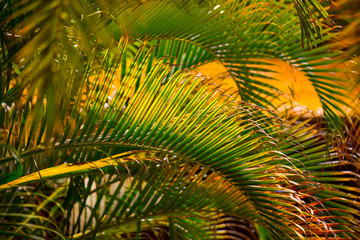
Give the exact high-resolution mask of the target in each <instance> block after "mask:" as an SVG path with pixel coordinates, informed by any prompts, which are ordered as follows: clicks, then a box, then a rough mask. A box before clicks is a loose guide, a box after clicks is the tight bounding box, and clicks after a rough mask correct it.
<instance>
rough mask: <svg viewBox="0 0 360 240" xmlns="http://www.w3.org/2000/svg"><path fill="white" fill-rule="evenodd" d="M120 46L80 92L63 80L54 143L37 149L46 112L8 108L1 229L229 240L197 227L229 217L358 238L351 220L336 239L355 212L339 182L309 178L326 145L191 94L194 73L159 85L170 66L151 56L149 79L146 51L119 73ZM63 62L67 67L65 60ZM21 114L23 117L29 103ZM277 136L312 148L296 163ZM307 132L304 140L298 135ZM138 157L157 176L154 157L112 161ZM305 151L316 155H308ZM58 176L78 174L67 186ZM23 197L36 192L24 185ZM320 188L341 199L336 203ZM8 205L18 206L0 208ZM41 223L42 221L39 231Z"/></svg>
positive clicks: (256, 114) (205, 94)
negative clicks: (163, 231) (42, 209)
mask: <svg viewBox="0 0 360 240" xmlns="http://www.w3.org/2000/svg"><path fill="white" fill-rule="evenodd" d="M126 43H127V39H121V40H120V42H119V45H118V48H117V49H116V51H114V52H112V51H107V52H105V54H104V56H103V59H102V60H99V59H97V58H96V56H97V55H96V54H95V53H94V54H93V60H91V61H90V63H89V65H88V66H87V67H86V69H87V70H86V71H85V72H84V75H83V76H82V81H81V83H80V87H79V86H78V85H77V84H76V81H77V80H75V79H74V77H73V76H74V73H73V72H72V71H65V73H64V78H65V79H68V82H67V86H68V87H69V88H68V89H67V91H68V95H67V97H66V98H64V99H59V100H58V101H59V106H62V107H63V108H62V109H61V112H60V114H61V115H62V116H63V119H64V120H65V121H64V123H63V124H62V125H59V126H58V131H57V135H54V137H53V138H52V139H51V141H50V142H44V141H45V140H46V138H45V137H44V132H45V128H46V127H47V122H46V118H47V114H46V111H44V112H40V114H39V115H38V118H36V119H33V118H31V115H30V114H29V112H28V111H26V110H25V111H21V110H17V111H15V110H13V112H12V113H11V114H13V115H14V116H15V117H13V116H9V117H6V119H5V121H4V123H5V124H8V126H9V127H8V128H7V129H11V125H15V126H16V127H15V128H14V129H16V130H18V132H17V134H13V133H14V132H12V133H11V134H9V137H8V139H7V142H9V143H13V142H15V143H16V144H14V146H16V151H10V149H8V148H9V147H8V146H7V145H4V146H3V150H4V149H5V151H3V153H4V157H2V158H1V159H0V164H1V169H7V171H8V172H10V173H13V174H18V166H19V164H20V165H23V166H26V168H23V169H24V173H23V174H24V175H25V176H24V177H22V178H18V179H17V180H13V181H10V180H11V179H10V178H6V179H2V186H1V188H2V190H3V192H4V195H3V196H4V198H3V204H4V205H3V206H4V207H5V213H6V214H5V215H4V218H3V221H6V222H8V223H9V225H7V227H4V228H3V229H2V231H3V232H4V233H9V232H11V231H12V232H14V234H13V235H12V236H15V235H16V234H21V236H23V237H30V238H31V237H32V236H42V237H43V238H45V237H46V236H55V235H56V234H58V235H59V236H62V237H67V236H73V237H76V238H85V239H86V238H89V237H94V236H99V237H100V238H101V234H100V233H101V232H104V233H105V234H108V235H113V234H114V231H116V232H118V233H119V234H120V236H122V234H125V235H124V237H126V234H128V232H130V233H129V234H130V235H129V236H130V237H131V236H134V235H133V234H135V236H136V235H137V236H139V235H141V234H147V233H148V232H149V231H152V232H156V230H154V229H156V228H157V227H160V228H161V227H166V228H168V229H169V230H168V231H169V234H170V235H171V236H172V237H174V238H176V237H179V238H183V239H188V238H193V237H194V238H195V239H196V236H195V235H193V232H194V231H198V232H199V234H200V235H201V236H200V235H199V239H208V238H210V236H212V235H213V234H216V235H219V237H223V238H225V239H226V238H227V237H228V236H231V235H232V233H231V232H226V231H225V232H223V231H221V228H219V231H217V230H213V229H212V228H211V224H210V226H209V225H207V224H206V223H205V222H204V219H202V218H203V217H204V216H205V219H206V220H208V221H210V222H214V221H215V219H216V218H222V217H225V216H226V215H228V216H234V217H237V218H243V219H246V220H248V221H250V222H255V223H258V224H259V225H261V226H263V227H264V228H265V229H267V231H268V233H269V234H270V235H271V236H272V237H273V238H274V239H282V238H284V237H285V238H299V239H301V238H304V237H303V236H308V237H310V236H313V237H316V236H319V237H321V236H325V235H328V236H330V237H335V236H346V237H347V236H356V234H357V233H356V229H355V228H354V227H353V225H354V224H351V223H353V222H354V221H356V220H355V217H354V216H351V215H348V214H346V216H345V218H344V221H345V223H346V224H344V226H343V227H342V226H340V230H341V228H345V229H347V230H349V231H351V232H350V233H348V234H347V233H344V234H343V233H342V232H341V231H339V232H338V231H337V229H338V228H337V227H338V223H339V222H340V221H339V218H338V217H334V216H338V215H339V216H342V215H341V214H340V213H339V212H341V211H343V210H352V211H354V214H355V215H356V211H355V210H354V209H355V207H352V205H353V204H355V202H352V201H351V199H352V198H353V195H346V194H345V195H344V193H342V192H341V191H340V190H341V187H339V185H337V184H333V185H328V186H327V185H325V184H322V183H321V181H323V180H326V179H327V178H329V177H331V176H333V175H336V174H337V173H336V172H334V173H332V172H325V173H324V174H323V175H321V173H317V172H316V171H312V170H316V169H319V168H321V167H325V168H327V167H329V166H331V164H330V165H329V164H327V163H326V162H325V160H326V159H325V156H326V145H325V144H324V143H323V144H322V145H320V147H318V146H319V145H314V146H312V145H311V144H309V143H313V142H314V141H316V140H317V139H316V138H314V140H311V141H310V140H308V139H309V138H310V137H311V136H312V134H313V133H312V132H311V131H310V130H309V129H306V128H305V129H303V130H301V131H299V132H297V129H299V126H296V127H294V129H290V130H285V129H284V128H283V127H281V124H282V121H281V119H279V118H277V117H275V116H274V114H273V113H271V112H270V111H268V110H266V109H263V108H261V107H257V106H255V105H252V104H248V103H244V102H230V103H229V102H225V103H221V102H222V101H219V99H221V98H222V96H221V94H220V93H221V92H212V91H210V92H209V91H207V89H208V88H207V87H206V86H204V87H203V88H201V90H200V91H198V92H195V93H194V94H193V90H194V89H195V87H196V85H197V84H199V82H201V79H196V78H194V76H193V75H192V74H185V73H184V72H176V73H174V74H173V75H172V78H171V79H170V80H169V81H167V83H165V84H163V81H164V79H166V76H167V74H168V73H169V72H170V71H171V65H168V64H165V63H163V60H162V59H159V60H157V61H156V63H155V64H152V65H151V66H150V67H149V70H147V69H148V64H149V59H151V52H152V49H150V50H149V51H147V52H145V46H143V47H141V48H140V50H139V52H138V54H137V55H136V56H135V57H134V59H133V61H132V63H130V64H129V67H128V68H127V69H125V70H124V69H122V68H120V69H119V66H120V63H121V62H122V57H123V56H124V54H125V52H126ZM95 61H100V66H101V68H100V69H98V68H96V72H97V75H96V76H91V72H92V64H91V63H92V62H95ZM63 64H65V66H68V65H67V62H66V61H64V62H63ZM79 64H80V63H79ZM94 64H95V63H94ZM95 65H96V66H97V65H98V64H95ZM75 69H76V66H75ZM122 72H125V73H126V74H125V75H122V74H121V73H122ZM144 72H147V74H146V75H144V74H143V73H144ZM65 100H66V101H67V103H66V102H65V103H64V104H61V103H63V102H64V101H65ZM219 102H220V103H221V104H218V103H219ZM28 105H29V108H30V107H31V103H28ZM69 105H70V106H71V108H70V109H69V108H68V107H67V106H69ZM25 109H26V108H25ZM19 126H21V127H19ZM14 131H15V130H14ZM284 131H285V132H287V133H291V134H298V138H300V137H301V141H300V142H301V143H302V144H303V145H305V144H306V145H307V144H309V148H310V150H308V152H309V157H308V158H306V157H305V158H306V159H303V158H304V157H303V155H300V156H297V155H296V154H297V153H298V152H299V151H300V150H301V147H300V146H299V145H298V144H293V145H292V144H290V145H289V143H288V140H289V137H288V135H286V134H285V137H284V134H283V132H284ZM304 131H305V132H308V133H307V134H305V135H302V134H303V132H304ZM309 131H310V132H309ZM134 150H141V151H145V152H149V153H151V156H157V155H158V156H160V157H158V159H160V160H157V161H158V162H159V163H162V162H163V164H160V166H161V165H163V166H164V167H163V168H162V167H159V166H158V165H157V164H158V163H152V161H149V160H151V159H153V158H152V157H149V155H147V154H145V155H140V156H138V157H135V159H131V158H130V160H126V161H125V158H124V157H122V158H121V159H117V157H118V156H122V155H121V154H125V155H126V154H130V153H129V151H134ZM287 151H290V153H287ZM313 151H317V153H316V154H314V155H312V152H313ZM118 154H120V155H118ZM156 159H157V158H155V160H156ZM120 160H123V161H120ZM299 160H301V161H303V162H304V163H303V164H301V163H300V162H299ZM124 161H125V163H124ZM141 162H143V163H145V165H146V166H145V167H144V169H145V170H146V171H147V173H148V174H144V171H143V170H142V168H141V165H139V163H141ZM119 163H120V165H119ZM118 165H119V167H120V168H119V167H117V166H118ZM309 170H310V171H311V172H310V173H308V172H307V171H309ZM107 171H109V172H107ZM93 173H100V175H96V174H95V175H93ZM112 173H113V174H112ZM64 174H65V175H66V174H71V175H73V174H75V175H78V176H75V177H72V178H71V180H70V181H69V180H67V179H68V178H67V177H64ZM129 174H130V175H131V177H129ZM312 178H314V180H312ZM47 179H52V180H51V181H49V180H48V181H46V180H47ZM130 179H131V181H130ZM42 182H43V185H42V184H41V183H42ZM19 185H25V186H26V185H29V186H32V187H34V188H35V190H37V191H39V192H42V191H43V192H44V194H43V195H42V196H41V199H39V200H37V199H38V198H33V199H32V198H31V199H22V198H21V195H22V194H23V193H22V192H23V191H24V190H21V189H22V188H23V187H19ZM59 186H61V187H60V188H61V189H62V190H61V191H60V190H59V194H57V193H55V191H54V189H56V188H59ZM294 186H301V188H300V190H297V189H293V188H294ZM41 188H43V190H41ZM60 188H59V189H60ZM336 188H338V189H339V190H336ZM24 189H25V191H29V192H32V191H31V190H29V189H31V188H29V187H25V188H24ZM79 189H81V193H80V194H79V192H76V191H79ZM181 189H183V191H181ZM328 189H331V191H335V192H336V194H337V195H336V196H341V197H342V200H340V202H338V200H337V199H332V198H331V197H330V196H329V195H328V194H327V190H328ZM47 191H48V192H47ZM17 192H19V194H18V193H17ZM9 193H13V194H9ZM53 194H54V195H53ZM30 196H31V193H30ZM47 196H48V197H47ZM55 198H56V201H57V202H58V203H61V204H60V206H62V209H63V211H62V212H59V213H57V212H55V211H56V209H59V206H58V205H56V206H53V209H55V210H51V211H50V213H46V214H45V213H44V214H43V213H41V215H40V216H39V210H32V209H33V208H31V207H29V208H27V206H28V204H32V205H31V206H34V205H35V204H36V203H37V202H39V203H41V204H40V205H39V206H45V205H47V204H49V202H50V200H51V199H55ZM308 198H309V199H310V200H309V199H308ZM11 199H15V200H16V201H17V202H18V205H14V206H12V205H10V206H8V208H6V203H7V202H9V201H10V200H11ZM12 201H13V200H12ZM10 202H11V201H10ZM105 202H106V203H107V204H106V205H104V204H105ZM345 204H351V205H349V206H346V205H345ZM326 206H330V207H331V209H327V208H326ZM20 209H25V210H26V211H24V215H23V216H17V215H16V214H15V213H16V212H17V211H20ZM329 211H331V213H333V214H334V215H330V214H329ZM14 214H15V215H14ZM24 219H25V220H24ZM26 219H29V220H26ZM56 219H57V221H56ZM59 219H61V220H59ZM142 219H144V220H145V221H141V220H142ZM38 221H42V222H44V221H47V222H49V224H48V225H46V227H45V228H41V227H37V225H38V224H37V223H38ZM54 221H56V224H55V225H52V224H53V222H54ZM16 222H24V224H22V225H20V226H19V227H17V228H15V229H14V227H13V225H11V223H16ZM143 222H144V223H143ZM215 222H216V221H215ZM333 222H334V224H333ZM196 223H198V224H196ZM319 223H320V224H319ZM214 224H215V223H214ZM221 224H222V221H220V223H219V225H220V226H221ZM349 224H350V225H349ZM57 225H60V226H57ZM40 226H43V225H42V224H41V225H40ZM215 226H216V224H215ZM50 229H51V230H50ZM54 234H55V235H54ZM148 234H149V233H148ZM39 238H41V237H39Z"/></svg>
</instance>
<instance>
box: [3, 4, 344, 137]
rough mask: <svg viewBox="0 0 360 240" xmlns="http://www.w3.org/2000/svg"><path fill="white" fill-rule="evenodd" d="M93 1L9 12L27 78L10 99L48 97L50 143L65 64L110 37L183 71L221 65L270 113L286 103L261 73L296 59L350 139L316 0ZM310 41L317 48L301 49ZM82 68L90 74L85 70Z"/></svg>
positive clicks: (332, 123) (9, 63)
mask: <svg viewBox="0 0 360 240" xmlns="http://www.w3.org/2000/svg"><path fill="white" fill-rule="evenodd" d="M93 3H94V2H93V1H88V0H81V1H80V0H78V1H65V2H64V1H58V0H52V1H40V0H38V1H30V0H27V1H11V0H8V1H4V3H3V5H2V8H3V9H4V11H3V18H2V21H1V23H2V25H3V26H4V33H5V34H4V35H2V42H3V43H4V45H3V47H2V50H3V51H4V53H5V54H4V55H3V56H4V63H3V64H2V66H3V67H5V68H7V69H8V72H9V73H10V72H18V73H19V74H20V77H19V78H18V79H21V81H17V84H11V81H13V75H11V74H8V75H7V76H6V77H5V79H4V80H5V81H4V83H6V84H3V85H2V86H1V87H2V88H3V89H5V90H6V92H7V93H5V97H4V101H5V100H6V101H7V102H8V101H9V99H14V98H13V97H11V96H13V94H14V92H16V93H17V94H21V92H23V91H24V89H28V88H27V87H28V86H30V90H31V91H30V92H31V93H37V95H38V97H40V98H43V97H44V96H47V105H46V106H47V109H46V111H47V112H48V116H49V122H48V128H47V132H48V137H50V135H51V131H53V130H54V128H55V129H56V119H57V118H58V117H59V116H58V115H57V113H58V111H56V110H55V109H59V108H60V107H59V106H58V105H56V98H57V97H55V96H61V95H62V94H65V95H66V93H63V92H62V91H61V90H59V89H58V87H57V86H61V85H63V84H64V83H65V82H64V80H63V78H62V76H61V74H62V70H60V69H59V68H58V62H59V61H62V60H63V58H64V57H65V58H67V61H68V62H69V64H72V65H74V61H77V58H76V57H75V56H76V52H77V51H78V50H79V49H78V47H77V46H81V48H82V50H84V51H85V52H86V54H85V55H84V56H83V58H82V59H80V60H84V59H85V60H86V59H87V57H86V56H89V53H90V52H91V48H90V46H92V44H93V42H94V41H96V40H97V39H99V41H100V42H101V44H102V46H106V47H108V46H110V45H111V41H110V40H109V39H110V37H111V36H116V38H117V39H119V38H120V37H121V36H124V35H129V36H131V37H135V38H139V39H142V40H144V39H145V38H148V40H149V39H152V40H153V41H152V43H151V45H154V44H158V43H160V44H162V45H163V46H164V47H163V48H162V50H159V54H158V55H157V57H163V56H164V55H171V56H172V57H176V59H177V60H176V61H175V60H174V62H176V63H177V64H180V65H181V66H185V67H187V66H191V65H192V64H198V63H200V62H202V61H207V60H209V59H215V60H220V61H221V62H222V63H223V64H224V65H225V66H226V67H227V69H228V71H229V73H230V74H231V75H232V76H233V78H234V81H236V84H237V86H238V91H239V93H240V95H241V98H242V100H244V101H250V102H253V103H255V104H258V105H261V106H267V107H269V106H271V105H272V103H271V102H270V101H269V100H268V99H267V98H266V96H273V97H275V96H276V95H277V94H276V93H275V92H274V89H275V88H274V86H273V84H272V81H275V80H276V79H272V78H269V77H267V76H266V75H265V74H261V73H259V72H261V71H263V72H266V71H269V69H268V68H262V67H261V65H268V63H267V62H264V61H262V60H261V59H263V58H279V59H282V60H284V61H288V62H290V63H291V64H292V65H293V66H294V67H297V68H298V69H300V70H301V71H304V73H305V74H306V75H307V76H308V77H309V79H310V81H311V82H312V83H313V85H314V87H315V89H316V91H317V93H318V94H319V97H320V99H321V100H322V106H323V108H324V112H325V115H326V117H327V118H328V120H329V129H333V128H334V129H337V130H338V132H341V125H342V121H341V119H340V118H338V117H337V115H336V114H335V112H336V111H338V110H340V109H341V106H342V105H344V104H346V103H345V102H344V101H342V100H341V99H342V98H343V97H346V93H342V92H341V91H336V90H338V89H341V88H343V79H341V78H338V77H336V76H333V73H335V72H337V71H340V69H332V71H331V72H332V73H331V74H330V75H328V74H326V72H328V68H329V67H328V66H326V65H327V64H330V63H334V62H337V61H338V60H335V58H336V56H338V55H339V53H338V52H334V51H332V50H329V47H328V44H323V43H326V41H327V40H329V39H330V38H331V37H332V34H329V27H328V26H329V25H331V21H330V20H329V18H328V16H327V13H326V11H325V10H324V9H323V7H322V3H319V2H318V1H317V0H306V1H298V0H293V1H286V0H281V1H275V0H271V1H268V0H266V1H265V0H264V1H257V0H256V1H255V0H246V1H223V2H221V3H219V2H217V1H191V2H184V1H110V2H108V1H95V4H93ZM27 23H31V24H27ZM304 37H305V39H304ZM304 41H305V42H306V44H305V45H308V46H309V47H310V48H311V49H309V50H306V49H304V48H303V47H302V45H303V42H304ZM317 46H318V47H317ZM159 49H161V48H159ZM163 53H164V55H162V54H163ZM14 59H15V61H14ZM171 61H173V60H171ZM255 66H256V67H255ZM76 70H77V72H82V71H84V70H83V68H82V67H81V66H79V68H78V69H76ZM254 71H257V73H254ZM80 74H81V73H80ZM256 77H260V78H262V79H265V80H266V81H259V80H257V79H256ZM11 86H12V87H11ZM2 102H3V101H2ZM37 104H38V105H41V104H42V101H38V102H37ZM38 108H41V107H40V106H39V107H38Z"/></svg>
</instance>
